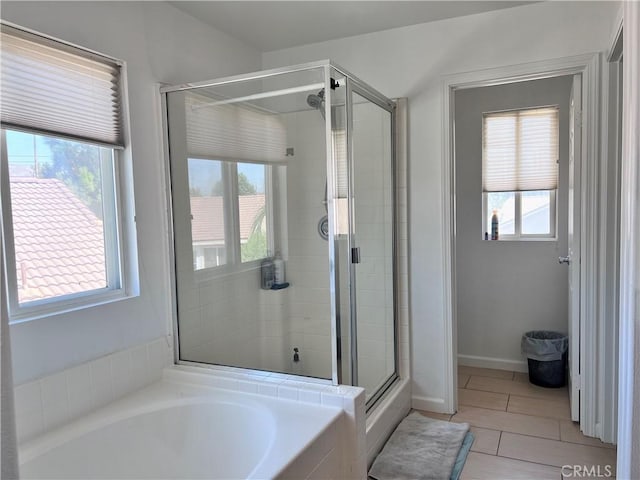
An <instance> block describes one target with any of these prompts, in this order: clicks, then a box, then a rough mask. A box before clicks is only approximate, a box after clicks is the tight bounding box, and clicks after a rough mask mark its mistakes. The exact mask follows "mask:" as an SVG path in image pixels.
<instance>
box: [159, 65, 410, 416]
mask: <svg viewBox="0 0 640 480" xmlns="http://www.w3.org/2000/svg"><path fill="white" fill-rule="evenodd" d="M161 93H162V101H163V107H164V112H165V133H166V145H165V146H166V151H167V152H168V154H167V173H168V178H169V179H170V189H169V194H168V198H169V203H170V211H171V217H172V226H173V229H172V237H173V238H172V240H173V252H172V254H173V260H174V271H173V280H174V292H175V298H174V305H175V308H174V313H175V334H176V335H175V338H176V361H177V362H178V363H183V364H198V365H202V364H210V365H218V366H222V367H223V368H224V367H229V368H243V369H250V370H262V371H269V372H275V373H277V374H288V375H299V376H304V377H314V378H316V379H321V380H318V381H322V380H324V381H327V382H331V383H333V384H349V385H358V386H361V387H363V388H365V390H366V396H367V405H368V407H371V406H372V405H373V404H375V402H376V401H377V400H378V399H379V398H380V397H381V395H382V394H383V393H384V391H385V390H386V389H387V388H388V387H389V386H390V385H391V384H392V383H393V382H394V381H395V380H396V379H397V377H398V367H397V365H398V359H397V325H396V317H397V315H396V272H395V265H396V262H395V255H396V252H395V250H396V249H395V225H396V222H395V212H396V205H395V204H396V202H395V198H396V197H395V177H394V138H395V135H394V133H395V132H394V130H395V122H394V112H395V104H394V102H393V101H391V100H389V99H388V98H386V97H385V96H383V95H382V94H380V93H378V92H377V91H375V90H374V89H373V88H371V87H370V86H368V85H367V84H365V83H363V82H362V81H360V80H358V79H357V78H356V77H354V76H353V75H351V74H350V73H348V72H347V71H346V70H344V69H343V68H341V67H339V66H337V65H335V64H331V63H330V62H329V61H321V62H314V63H309V64H305V65H298V66H293V67H287V68H280V69H275V70H268V71H262V72H256V73H252V74H246V75H239V76H235V77H228V78H223V79H218V80H212V81H207V82H199V83H193V84H183V85H178V86H172V87H163V88H162V89H161Z"/></svg>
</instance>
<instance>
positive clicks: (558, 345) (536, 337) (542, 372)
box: [520, 330, 569, 388]
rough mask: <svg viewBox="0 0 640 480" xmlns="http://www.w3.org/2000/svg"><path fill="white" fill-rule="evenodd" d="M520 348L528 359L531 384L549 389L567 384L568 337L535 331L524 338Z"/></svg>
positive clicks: (561, 334)
mask: <svg viewBox="0 0 640 480" xmlns="http://www.w3.org/2000/svg"><path fill="white" fill-rule="evenodd" d="M520 347H521V349H522V353H523V354H525V355H526V356H527V359H528V364H529V381H530V382H531V383H533V384H534V385H538V386H540V387H547V388H560V387H564V386H565V385H566V384H567V349H568V348H569V337H568V336H567V335H565V334H564V333H558V332H550V331H546V330H534V331H531V332H527V333H525V334H524V335H523V336H522V341H521V343H520Z"/></svg>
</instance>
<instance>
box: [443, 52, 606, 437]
mask: <svg viewBox="0 0 640 480" xmlns="http://www.w3.org/2000/svg"><path fill="white" fill-rule="evenodd" d="M601 64H602V58H601V54H600V53H590V54H584V55H578V56H572V57H564V58H558V59H550V60H544V61H540V62H532V63H526V64H520V65H509V66H504V67H498V68H492V69H486V70H478V71H472V72H465V73H459V74H453V75H448V76H445V77H444V78H443V85H442V88H443V99H444V102H443V105H442V111H443V145H442V151H443V169H442V185H443V197H442V204H443V213H444V215H443V216H444V218H443V222H444V223H443V229H442V232H443V239H442V241H443V250H444V255H443V272H444V280H445V281H444V285H443V290H444V292H443V293H444V295H443V298H444V304H443V313H444V320H445V339H444V340H445V392H446V398H445V408H446V411H447V412H450V413H453V412H456V411H457V407H458V399H457V384H458V379H457V376H458V373H457V366H458V346H457V312H456V287H455V285H456V278H455V273H456V252H455V241H456V231H455V214H456V191H455V144H454V140H455V139H454V131H455V129H454V127H455V125H454V120H455V119H454V113H453V112H454V111H455V110H454V98H455V91H456V90H460V89H466V88H476V87H487V86H494V85H503V84H507V83H514V82H521V81H528V80H538V79H543V78H551V77H559V76H567V75H575V74H581V75H582V98H583V101H582V111H583V118H582V155H581V158H580V166H581V168H580V177H581V178H580V190H581V191H580V217H581V218H580V238H581V248H580V252H581V269H580V285H579V289H580V293H581V294H580V316H581V329H580V330H581V340H580V343H581V347H583V348H582V349H581V352H580V357H581V358H580V363H581V366H582V372H583V374H582V375H581V377H580V382H581V392H582V397H581V406H582V408H581V409H580V410H581V411H580V426H581V429H582V431H583V432H584V433H585V434H586V435H590V436H594V435H595V434H596V431H595V430H596V356H595V355H593V354H592V355H585V352H596V338H597V335H596V333H597V330H596V328H597V326H596V317H597V286H598V284H597V266H598V264H597V259H598V254H599V252H598V228H597V227H598V211H597V206H598V173H599V172H598V160H599V154H600V148H599V147H600V140H599V139H600V117H599V115H600V110H599V101H600V95H599V93H600V79H601V69H602V67H601Z"/></svg>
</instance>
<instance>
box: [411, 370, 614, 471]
mask: <svg viewBox="0 0 640 480" xmlns="http://www.w3.org/2000/svg"><path fill="white" fill-rule="evenodd" d="M420 413H422V414H423V415H426V416H429V417H433V418H438V419H441V420H446V421H451V422H467V423H469V425H471V431H472V432H473V434H474V435H475V441H474V443H473V446H472V447H471V452H469V456H468V457H467V462H466V464H465V467H464V470H463V471H462V477H461V478H462V479H463V480H470V479H477V480H484V479H487V480H499V479H509V480H516V479H527V480H543V479H553V480H561V479H566V478H607V477H609V478H612V477H613V476H615V464H616V450H615V446H614V445H609V444H606V443H602V442H601V441H599V440H596V439H594V438H589V437H585V436H584V435H582V434H581V433H580V430H579V428H578V425H577V424H576V423H574V422H572V421H571V415H570V412H569V392H568V390H567V389H566V388H560V389H548V388H541V387H537V386H535V385H532V384H530V383H529V378H528V376H527V374H524V373H518V372H508V371H505V370H491V369H486V368H474V367H459V369H458V413H456V414H455V415H443V414H439V413H431V412H424V411H420ZM564 465H580V466H582V468H583V469H584V468H585V467H586V468H588V469H590V468H591V467H592V466H593V467H595V468H593V469H592V470H590V472H591V473H593V476H592V477H589V476H588V475H584V470H582V471H581V472H580V473H581V474H582V476H579V475H575V476H573V477H572V476H571V475H570V474H571V471H570V470H569V469H568V468H567V467H565V468H564V469H563V468H562V467H563V466H564ZM606 466H610V467H608V468H611V469H612V471H611V474H610V475H607V473H608V472H609V471H608V470H607V468H606ZM588 471H589V470H588ZM563 473H564V474H565V476H563ZM576 473H578V472H577V470H576ZM598 474H599V475H598Z"/></svg>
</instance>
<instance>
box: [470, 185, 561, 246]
mask: <svg viewBox="0 0 640 480" xmlns="http://www.w3.org/2000/svg"><path fill="white" fill-rule="evenodd" d="M535 191H538V190H535ZM547 191H548V192H549V230H550V232H549V233H548V234H543V233H522V193H523V191H515V192H507V193H513V194H514V228H513V231H514V233H513V234H503V233H501V232H500V230H498V241H529V240H531V241H556V240H557V239H558V236H557V232H558V215H557V210H558V203H557V202H558V195H557V192H558V191H557V190H547ZM524 192H526V190H525V191H524ZM490 193H495V192H482V225H483V229H482V235H483V238H484V233H485V232H488V233H489V239H491V236H490V235H491V219H489V211H488V203H489V202H488V198H487V196H488V195H489V194H490Z"/></svg>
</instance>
